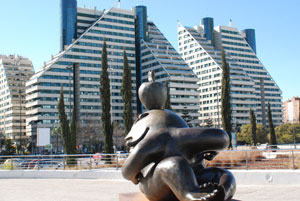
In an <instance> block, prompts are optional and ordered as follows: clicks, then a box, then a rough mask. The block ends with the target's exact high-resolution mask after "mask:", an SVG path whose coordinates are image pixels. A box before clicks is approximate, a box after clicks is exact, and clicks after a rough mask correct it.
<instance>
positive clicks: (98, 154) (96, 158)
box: [93, 153, 103, 161]
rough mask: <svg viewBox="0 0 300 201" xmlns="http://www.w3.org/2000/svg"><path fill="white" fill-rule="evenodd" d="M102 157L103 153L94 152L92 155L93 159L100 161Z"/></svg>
mask: <svg viewBox="0 0 300 201" xmlns="http://www.w3.org/2000/svg"><path fill="white" fill-rule="evenodd" d="M102 158H103V154H102V153H95V154H94V155H93V159H94V161H100V160H101V159H102Z"/></svg>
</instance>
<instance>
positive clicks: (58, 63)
mask: <svg viewBox="0 0 300 201" xmlns="http://www.w3.org/2000/svg"><path fill="white" fill-rule="evenodd" d="M73 3H74V4H76V1H73ZM62 5H64V4H62ZM76 7H77V6H76ZM62 10H63V9H62ZM65 14H67V13H63V14H62V18H64V15H65ZM71 14H72V15H73V13H72V12H71ZM76 16H77V19H76V23H77V24H76V26H75V28H76V31H68V30H67V31H66V33H69V34H70V35H72V34H73V33H74V32H75V33H77V36H76V38H73V39H72V42H71V43H65V42H64V43H63V47H64V50H62V51H61V52H59V53H58V54H57V55H55V56H53V58H52V59H51V60H50V61H49V62H47V63H46V64H45V66H44V67H43V68H42V69H41V70H40V71H39V72H37V73H36V74H35V75H34V76H32V77H31V79H30V80H29V81H28V82H27V83H26V86H27V88H26V93H27V96H26V106H27V109H28V111H27V123H28V125H32V124H36V125H37V127H49V128H53V127H56V126H58V124H59V120H58V110H57V104H58V99H59V94H60V90H61V87H63V90H64V98H65V105H66V113H67V115H68V118H69V119H70V117H71V112H72V109H73V105H74V98H76V95H75V94H74V91H73V86H74V84H75V85H76V84H77V86H79V87H78V88H79V90H78V91H77V94H79V96H78V97H77V98H78V99H79V106H78V107H79V109H78V111H79V112H78V113H79V114H80V115H79V116H80V121H82V122H83V121H90V120H95V121H100V114H101V103H100V91H99V86H100V73H101V54H102V47H103V41H104V39H105V40H106V44H107V53H108V65H109V78H110V86H111V110H112V120H113V121H119V122H122V113H123V102H122V96H121V92H120V89H121V84H122V73H123V51H124V50H126V53H127V57H128V63H129V65H130V67H131V69H132V80H133V89H132V90H133V92H134V94H135V87H136V86H135V30H134V28H135V27H134V23H135V19H134V12H133V11H131V10H123V9H118V8H112V9H110V10H107V11H98V10H96V9H86V8H77V11H76ZM70 29H73V27H71V28H70ZM62 33H64V32H62ZM76 66H77V67H76ZM74 80H76V82H74ZM132 103H133V104H132V105H133V111H134V113H135V114H136V95H134V99H133V100H132ZM135 116H136V115H135ZM32 127H34V126H32ZM32 127H31V126H28V127H27V132H28V133H31V132H34V131H33V130H32Z"/></svg>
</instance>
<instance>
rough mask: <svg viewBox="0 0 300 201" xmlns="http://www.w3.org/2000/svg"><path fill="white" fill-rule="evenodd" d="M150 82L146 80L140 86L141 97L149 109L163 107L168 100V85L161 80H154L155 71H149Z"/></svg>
mask: <svg viewBox="0 0 300 201" xmlns="http://www.w3.org/2000/svg"><path fill="white" fill-rule="evenodd" d="M148 80H149V82H144V83H143V84H142V85H141V86H140V88H139V98H140V100H141V102H142V104H143V105H144V107H145V108H147V109H148V110H153V109H163V107H164V105H165V102H166V100H167V87H166V86H165V85H164V84H163V83H160V82H154V72H152V71H149V73H148Z"/></svg>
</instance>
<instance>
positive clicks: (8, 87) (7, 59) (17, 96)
mask: <svg viewBox="0 0 300 201" xmlns="http://www.w3.org/2000/svg"><path fill="white" fill-rule="evenodd" d="M33 74H34V69H33V66H32V63H31V61H30V60H29V59H27V58H24V57H22V56H19V55H0V132H1V133H2V134H3V135H4V136H5V137H6V138H8V139H12V140H13V141H15V142H16V143H17V144H20V139H21V143H22V145H24V142H25V141H26V140H27V137H26V107H25V82H26V81H27V80H29V78H30V77H31V76H32V75H33Z"/></svg>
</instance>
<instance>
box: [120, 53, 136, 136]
mask: <svg viewBox="0 0 300 201" xmlns="http://www.w3.org/2000/svg"><path fill="white" fill-rule="evenodd" d="M123 60H124V64H123V77H122V87H121V93H122V100H123V102H124V109H123V115H122V116H123V122H124V128H125V135H127V134H128V133H129V131H130V129H131V127H132V125H133V119H132V116H133V112H132V105H131V103H132V97H133V93H132V91H131V90H132V81H131V69H130V67H129V65H128V59H127V55H126V51H125V50H124V52H123Z"/></svg>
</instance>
